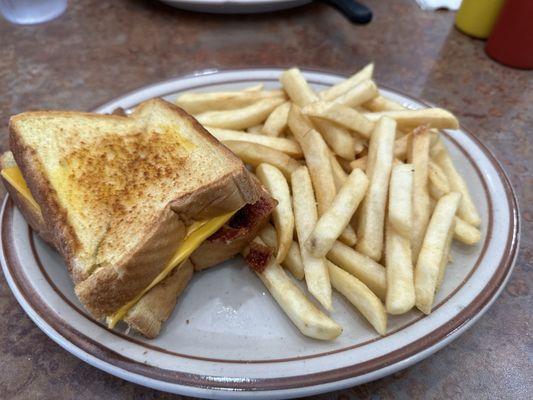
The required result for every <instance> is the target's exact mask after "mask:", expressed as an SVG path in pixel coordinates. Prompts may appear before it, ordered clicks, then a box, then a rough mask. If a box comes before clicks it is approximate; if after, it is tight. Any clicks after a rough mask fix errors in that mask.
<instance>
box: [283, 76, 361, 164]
mask: <svg viewBox="0 0 533 400" xmlns="http://www.w3.org/2000/svg"><path fill="white" fill-rule="evenodd" d="M280 82H281V84H282V85H283V88H284V89H285V91H286V92H287V94H288V95H289V97H290V99H291V100H292V101H293V102H294V103H295V104H296V105H297V106H299V107H303V106H305V105H307V104H310V103H313V102H315V101H318V96H317V95H316V93H315V92H314V91H313V89H311V87H310V86H309V85H308V84H307V81H306V80H305V78H304V77H303V75H302V73H301V72H300V70H299V69H297V68H291V69H289V70H287V71H285V72H283V73H282V74H281V77H280ZM309 123H310V122H309ZM313 126H314V127H316V129H317V130H318V131H319V132H320V133H321V134H322V136H323V137H324V140H325V141H326V142H327V143H328V145H329V146H330V147H331V148H332V149H333V151H335V153H337V154H338V155H339V156H341V157H344V158H346V159H349V160H353V159H354V158H355V150H354V140H353V138H352V136H351V135H350V133H349V132H348V131H346V130H345V129H342V128H341V127H338V126H335V125H333V124H331V123H328V122H325V121H314V123H313ZM291 130H292V129H291ZM293 133H294V132H293Z"/></svg>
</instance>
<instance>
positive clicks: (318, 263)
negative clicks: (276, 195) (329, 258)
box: [291, 161, 332, 310]
mask: <svg viewBox="0 0 533 400" xmlns="http://www.w3.org/2000/svg"><path fill="white" fill-rule="evenodd" d="M328 162H329V161H328ZM291 186H292V195H293V209H294V219H295V222H296V233H297V235H298V241H299V242H300V243H305V241H306V240H307V238H308V237H309V235H310V234H311V232H312V231H313V228H314V226H315V224H316V221H317V219H318V213H317V209H316V204H315V195H314V193H313V185H312V183H311V177H310V176H309V171H308V169H307V168H306V167H300V168H298V169H297V170H296V171H294V172H293V173H292V175H291ZM300 254H301V256H302V261H303V264H304V273H305V281H306V283H307V288H308V290H309V292H310V293H311V294H312V295H313V296H314V297H315V298H316V299H317V300H318V301H319V302H320V304H322V305H323V306H324V308H325V309H326V310H331V309H332V307H331V284H330V281H329V274H328V269H327V265H326V260H325V258H324V257H315V256H313V255H312V254H311V252H310V251H309V250H308V249H307V248H306V247H305V246H303V245H301V246H300Z"/></svg>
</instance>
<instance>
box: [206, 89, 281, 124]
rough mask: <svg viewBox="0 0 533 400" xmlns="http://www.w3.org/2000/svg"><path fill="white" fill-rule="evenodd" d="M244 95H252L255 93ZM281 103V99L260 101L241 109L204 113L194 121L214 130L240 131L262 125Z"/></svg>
mask: <svg viewBox="0 0 533 400" xmlns="http://www.w3.org/2000/svg"><path fill="white" fill-rule="evenodd" d="M241 93H243V92H241ZM244 93H245V94H246V93H251V94H253V93H255V92H244ZM283 102H284V99H283V98H280V97H272V98H267V99H263V100H260V101H258V102H255V103H253V104H251V105H249V106H246V107H242V108H236V109H231V110H221V111H206V112H203V113H201V114H198V115H196V119H197V120H198V122H200V123H201V124H202V125H207V126H211V127H214V128H225V129H235V130H241V129H246V128H249V127H251V126H254V125H258V124H261V123H263V122H264V121H265V120H266V119H267V117H268V116H269V115H270V113H271V112H272V111H273V110H274V109H275V108H276V107H277V106H279V105H280V104H281V103H283Z"/></svg>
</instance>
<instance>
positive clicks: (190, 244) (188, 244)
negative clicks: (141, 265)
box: [107, 211, 236, 328]
mask: <svg viewBox="0 0 533 400" xmlns="http://www.w3.org/2000/svg"><path fill="white" fill-rule="evenodd" d="M235 213H236V211H232V212H229V213H227V214H224V215H220V216H218V217H215V218H213V219H211V220H209V221H207V222H205V223H204V224H202V225H201V226H200V227H199V228H197V229H196V230H194V231H193V232H192V233H191V234H189V235H188V236H187V237H186V238H185V240H184V241H183V242H182V243H181V245H180V247H179V248H178V250H176V253H174V256H173V257H172V258H171V260H170V262H169V263H168V264H167V266H166V267H165V268H164V269H163V270H162V271H161V272H160V273H159V275H158V276H157V277H156V278H155V279H154V280H153V281H152V283H150V285H148V287H146V288H145V289H144V290H143V291H142V292H141V293H139V294H138V295H137V297H135V298H134V299H133V300H131V301H130V302H129V303H127V304H126V305H125V306H123V307H122V308H121V309H120V310H118V311H117V312H116V313H115V314H113V315H111V316H109V317H107V326H108V327H109V328H113V327H114V326H115V325H116V324H117V322H118V321H120V320H121V319H122V318H124V316H125V315H126V313H127V312H128V311H129V310H130V308H132V307H133V306H134V305H135V304H136V303H137V302H138V301H139V300H140V299H141V297H143V296H144V295H145V294H146V293H147V292H148V291H149V290H150V289H152V288H153V287H154V286H155V285H157V284H158V283H159V282H161V281H162V280H163V279H165V278H166V277H167V276H168V275H169V274H170V273H171V272H172V271H173V270H174V268H176V267H178V268H179V265H181V264H182V263H183V262H184V261H185V260H186V259H187V258H188V257H189V256H190V255H191V254H192V252H193V251H194V250H196V249H197V248H198V247H199V246H200V245H201V244H202V242H203V241H204V240H205V239H207V238H208V237H209V236H211V235H212V234H213V233H215V232H216V231H218V230H219V229H220V228H221V227H222V225H224V224H225V223H226V222H227V221H228V220H229V219H230V218H231V217H232V216H233V214H235Z"/></svg>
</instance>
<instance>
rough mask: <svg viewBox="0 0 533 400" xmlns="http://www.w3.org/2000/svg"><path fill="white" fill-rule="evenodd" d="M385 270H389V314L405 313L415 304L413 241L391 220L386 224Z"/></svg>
mask: <svg viewBox="0 0 533 400" xmlns="http://www.w3.org/2000/svg"><path fill="white" fill-rule="evenodd" d="M385 237H386V238H385V270H386V272H387V300H386V303H385V304H386V307H387V312H388V313H389V314H393V315H398V314H404V313H406V312H407V311H409V310H410V309H411V308H413V306H414V305H415V285H414V277H413V260H412V257H411V242H410V240H409V237H408V236H405V235H402V234H400V233H398V232H397V231H396V229H395V228H394V227H393V226H392V224H391V223H390V221H388V222H387V225H386V235H385Z"/></svg>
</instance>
